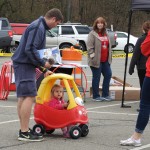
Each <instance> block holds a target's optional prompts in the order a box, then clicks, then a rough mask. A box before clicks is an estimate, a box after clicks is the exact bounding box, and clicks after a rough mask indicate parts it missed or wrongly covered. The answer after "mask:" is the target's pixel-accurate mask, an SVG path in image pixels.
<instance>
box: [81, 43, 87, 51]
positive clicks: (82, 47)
mask: <svg viewBox="0 0 150 150" xmlns="http://www.w3.org/2000/svg"><path fill="white" fill-rule="evenodd" d="M79 45H80V47H81V50H82V51H86V46H85V44H84V43H83V42H79Z"/></svg>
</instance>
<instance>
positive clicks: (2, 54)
mask: <svg viewBox="0 0 150 150" xmlns="http://www.w3.org/2000/svg"><path fill="white" fill-rule="evenodd" d="M12 55H13V54H12V53H0V56H8V57H9V56H12Z"/></svg>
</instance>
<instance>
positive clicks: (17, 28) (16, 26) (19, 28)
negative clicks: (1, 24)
mask: <svg viewBox="0 0 150 150" xmlns="http://www.w3.org/2000/svg"><path fill="white" fill-rule="evenodd" d="M10 25H11V28H12V31H13V34H17V35H18V34H19V35H22V34H23V33H24V31H25V29H26V28H27V26H28V25H29V24H27V23H10Z"/></svg>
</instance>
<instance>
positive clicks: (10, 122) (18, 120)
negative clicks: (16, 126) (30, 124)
mask: <svg viewBox="0 0 150 150" xmlns="http://www.w3.org/2000/svg"><path fill="white" fill-rule="evenodd" d="M30 119H33V117H32V118H30ZM18 121H19V120H10V121H4V122H0V125H1V124H6V123H12V122H18Z"/></svg>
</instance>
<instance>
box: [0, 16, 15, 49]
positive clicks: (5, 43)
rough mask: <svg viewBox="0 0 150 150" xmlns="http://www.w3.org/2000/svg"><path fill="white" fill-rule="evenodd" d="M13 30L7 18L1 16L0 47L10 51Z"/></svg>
mask: <svg viewBox="0 0 150 150" xmlns="http://www.w3.org/2000/svg"><path fill="white" fill-rule="evenodd" d="M12 36H13V32H12V29H11V26H10V23H9V21H8V19H7V18H0V49H2V50H3V52H9V49H10V46H11V41H12Z"/></svg>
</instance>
